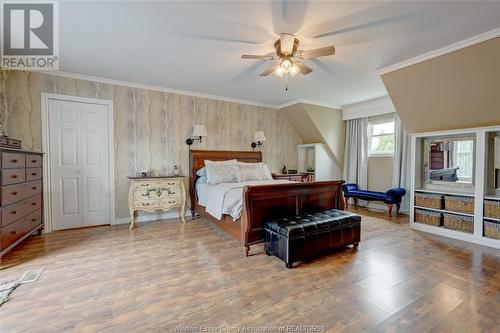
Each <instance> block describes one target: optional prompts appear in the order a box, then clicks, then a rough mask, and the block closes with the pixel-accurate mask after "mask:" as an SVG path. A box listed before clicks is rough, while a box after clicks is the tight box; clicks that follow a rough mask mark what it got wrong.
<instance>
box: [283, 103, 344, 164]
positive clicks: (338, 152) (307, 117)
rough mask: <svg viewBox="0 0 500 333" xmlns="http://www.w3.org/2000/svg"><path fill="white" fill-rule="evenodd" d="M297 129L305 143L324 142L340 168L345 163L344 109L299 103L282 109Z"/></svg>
mask: <svg viewBox="0 0 500 333" xmlns="http://www.w3.org/2000/svg"><path fill="white" fill-rule="evenodd" d="M280 113H281V114H282V115H283V116H284V117H286V118H287V119H288V121H289V122H290V124H291V125H292V126H293V127H294V128H295V129H296V131H297V133H298V134H299V136H300V138H301V139H302V142H303V143H324V144H326V148H327V150H328V151H329V153H330V154H331V155H332V156H333V158H334V159H335V160H336V161H337V164H338V167H339V170H342V169H343V165H344V162H343V161H344V141H345V122H344V121H343V120H342V110H338V109H332V108H327V107H322V106H317V105H311V104H305V103H297V104H294V105H291V106H288V107H286V108H283V109H281V110H280Z"/></svg>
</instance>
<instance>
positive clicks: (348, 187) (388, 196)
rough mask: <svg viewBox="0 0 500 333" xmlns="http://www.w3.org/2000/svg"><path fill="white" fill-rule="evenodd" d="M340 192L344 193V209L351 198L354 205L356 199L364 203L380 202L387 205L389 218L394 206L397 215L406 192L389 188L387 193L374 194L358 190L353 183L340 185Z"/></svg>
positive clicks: (373, 192) (399, 188) (402, 189)
mask: <svg viewBox="0 0 500 333" xmlns="http://www.w3.org/2000/svg"><path fill="white" fill-rule="evenodd" d="M342 190H343V191H344V198H345V205H346V207H347V204H348V201H349V198H353V199H354V202H355V203H356V200H357V199H361V200H366V201H382V202H384V203H385V204H386V205H387V208H388V209H389V216H390V215H391V214H392V206H393V205H396V215H398V214H399V208H400V207H401V200H402V199H403V197H404V196H405V194H406V190H405V189H404V188H402V187H397V188H391V189H390V190H389V191H387V192H375V191H366V190H360V189H359V188H358V185H357V184H353V183H350V184H344V185H342Z"/></svg>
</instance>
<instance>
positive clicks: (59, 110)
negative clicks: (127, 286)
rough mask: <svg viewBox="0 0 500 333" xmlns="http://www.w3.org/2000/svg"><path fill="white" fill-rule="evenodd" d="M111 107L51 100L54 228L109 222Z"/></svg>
mask: <svg viewBox="0 0 500 333" xmlns="http://www.w3.org/2000/svg"><path fill="white" fill-rule="evenodd" d="M108 122H109V119H108V109H107V106H106V105H101V104H90V103H81V102H70V101H63V100H49V124H50V151H51V156H50V162H51V163H50V164H51V170H50V172H51V184H50V186H51V193H52V207H51V208H52V225H53V229H54V230H58V229H69V228H79V227H85V226H92V225H101V224H110V212H109V207H110V202H109V200H110V188H109V163H110V161H109V158H110V156H109V149H108V148H109V142H108V140H109V139H108Z"/></svg>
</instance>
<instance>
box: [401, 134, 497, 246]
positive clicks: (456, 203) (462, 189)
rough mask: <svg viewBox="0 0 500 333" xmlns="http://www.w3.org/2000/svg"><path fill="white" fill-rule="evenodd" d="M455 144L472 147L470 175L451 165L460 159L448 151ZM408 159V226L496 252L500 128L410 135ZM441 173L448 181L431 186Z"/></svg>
mask: <svg viewBox="0 0 500 333" xmlns="http://www.w3.org/2000/svg"><path fill="white" fill-rule="evenodd" d="M459 141H468V142H467V145H468V146H469V147H470V146H471V145H473V149H472V155H471V159H472V160H473V165H472V171H471V169H470V165H467V166H462V167H461V170H460V168H459V169H456V168H455V165H453V164H452V163H457V162H456V161H458V160H457V158H458V157H460V156H458V155H457V153H456V151H453V149H457V148H456V147H457V146H453V144H454V143H455V142H459ZM471 141H472V142H473V143H472V144H471V143H470V142H471ZM460 144H462V143H460V142H459V143H458V145H460ZM451 147H453V148H451ZM451 152H454V155H452V153H451ZM469 153H470V151H469ZM411 156H412V166H411V178H412V179H411V190H410V196H411V210H410V226H411V227H412V228H413V229H417V230H421V231H425V232H429V233H434V234H438V235H442V236H446V237H450V238H455V239H460V240H464V241H468V242H472V243H478V244H482V245H486V246H491V247H494V248H500V185H499V181H500V180H499V179H498V177H499V175H500V172H499V171H498V170H499V169H500V126H494V127H483V128H474V129H464V130H454V131H443V132H429V133H419V134H414V135H412V153H411ZM441 159H442V160H441ZM443 161H444V166H443ZM450 161H453V162H450ZM440 163H441V165H440ZM462 163H463V162H462ZM467 167H468V172H469V176H468V177H467V176H464V172H463V170H464V169H466V168H467ZM453 169H456V170H455V172H456V173H455V174H453ZM436 170H438V171H441V170H443V171H444V172H436ZM457 170H460V171H458V172H457ZM448 171H449V172H448ZM460 172H461V173H460ZM457 173H459V174H458V175H457ZM441 174H445V176H446V177H449V179H444V180H441V179H438V180H437V181H436V178H435V175H441ZM470 174H472V176H471V175H470ZM457 177H458V178H460V179H457ZM464 178H465V179H464Z"/></svg>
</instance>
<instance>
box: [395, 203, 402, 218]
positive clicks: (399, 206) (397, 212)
mask: <svg viewBox="0 0 500 333" xmlns="http://www.w3.org/2000/svg"><path fill="white" fill-rule="evenodd" d="M400 208H401V204H397V205H396V216H399V209H400Z"/></svg>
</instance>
